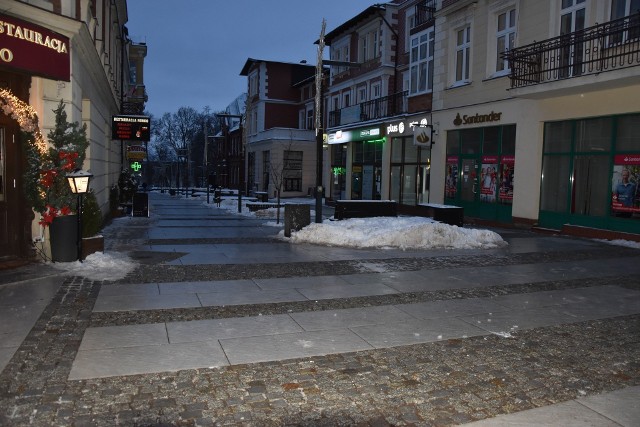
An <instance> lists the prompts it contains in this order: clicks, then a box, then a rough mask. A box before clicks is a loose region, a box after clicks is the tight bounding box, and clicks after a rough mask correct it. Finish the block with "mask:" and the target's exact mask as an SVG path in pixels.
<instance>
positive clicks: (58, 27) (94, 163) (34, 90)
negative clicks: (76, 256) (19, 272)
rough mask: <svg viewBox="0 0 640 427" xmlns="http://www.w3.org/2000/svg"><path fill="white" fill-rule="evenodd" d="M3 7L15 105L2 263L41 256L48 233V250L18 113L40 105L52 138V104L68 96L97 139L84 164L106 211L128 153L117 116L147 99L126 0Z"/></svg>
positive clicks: (2, 152) (4, 169) (5, 177)
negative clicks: (27, 174) (26, 180)
mask: <svg viewBox="0 0 640 427" xmlns="http://www.w3.org/2000/svg"><path fill="white" fill-rule="evenodd" d="M0 9H1V10H2V12H1V13H0V21H2V25H3V29H4V31H3V32H2V34H1V36H2V46H1V47H2V49H0V56H1V57H2V60H1V61H0V84H1V86H2V88H3V89H5V90H6V91H7V92H3V93H6V94H7V95H6V98H7V99H10V102H11V103H12V104H11V105H13V108H12V109H11V111H9V110H7V109H4V110H3V111H0V136H1V138H0V219H1V220H0V263H3V262H5V263H13V262H15V261H17V260H24V259H30V258H32V257H33V256H34V246H33V243H32V242H33V239H34V238H35V237H39V236H42V235H44V236H45V242H44V245H43V248H42V249H43V250H44V251H45V252H46V251H47V250H48V248H47V244H48V242H47V240H46V233H44V231H43V229H42V228H41V226H40V225H39V224H38V223H39V221H40V218H39V214H35V215H34V212H33V211H32V210H31V207H30V206H28V205H27V202H26V199H25V196H24V189H23V174H24V171H25V168H26V167H27V164H26V160H25V152H24V150H23V147H22V146H21V144H20V143H18V141H19V135H20V131H21V130H22V129H21V127H20V126H21V125H20V124H19V123H20V122H19V121H18V120H17V119H16V117H19V116H20V114H22V112H23V111H27V109H33V111H35V113H36V114H37V117H38V122H39V123H38V125H39V129H40V131H41V132H42V134H43V135H44V136H45V138H46V135H47V134H48V132H49V130H50V129H52V128H53V127H54V118H55V117H54V114H53V110H54V109H55V108H56V107H57V106H58V104H59V103H60V101H63V102H64V104H65V105H66V109H65V111H66V113H67V115H68V120H69V121H70V122H79V123H81V124H86V126H87V136H88V138H89V140H90V145H89V149H88V150H87V158H86V160H85V163H84V165H83V168H84V169H85V170H89V171H90V172H91V173H92V174H93V178H92V182H91V188H92V189H93V190H94V192H95V194H96V197H97V199H98V203H99V204H100V206H101V209H102V212H103V214H107V213H108V212H109V189H110V188H111V186H113V185H114V184H116V183H117V181H118V176H119V173H120V170H121V168H122V167H123V158H124V155H123V148H122V147H121V145H120V143H119V142H117V141H113V140H112V136H111V117H112V116H113V115H115V114H118V113H120V111H121V108H122V107H123V106H124V105H125V104H127V103H133V104H138V105H139V104H140V103H141V102H144V100H146V93H145V92H144V85H142V86H140V82H142V66H141V64H142V61H143V58H144V56H145V55H146V46H144V47H143V48H142V49H138V51H137V52H136V54H135V56H136V58H134V60H133V62H132V64H134V65H135V64H137V67H138V68H137V70H138V73H137V77H136V79H137V81H136V83H135V84H136V85H137V86H135V87H133V90H132V85H131V80H130V71H131V68H130V65H131V64H130V62H129V50H128V49H129V47H130V44H131V43H130V40H129V38H128V36H127V28H126V27H125V24H126V22H127V2H126V1H125V0H112V1H109V0H93V1H92V0H57V1H51V0H31V1H27V0H25V1H15V0H0ZM135 109H136V111H142V109H141V108H135Z"/></svg>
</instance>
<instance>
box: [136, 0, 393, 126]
mask: <svg viewBox="0 0 640 427" xmlns="http://www.w3.org/2000/svg"><path fill="white" fill-rule="evenodd" d="M376 3H382V2H380V1H375V0H318V1H312V0H231V1H227V0H224V1H221V0H182V1H175V0H129V1H128V2H127V5H128V12H129V22H128V23H127V28H128V29H129V36H130V37H131V39H132V40H133V41H134V42H146V43H147V46H148V51H147V57H146V59H145V70H144V72H145V75H144V79H145V85H146V89H147V93H148V95H149V101H148V102H147V104H146V109H147V111H148V112H150V113H152V114H153V115H154V116H156V117H160V116H162V114H163V113H165V112H169V113H171V112H175V111H177V110H178V108H180V107H183V106H184V107H193V108H195V109H196V110H198V111H200V112H201V111H202V110H203V108H204V107H205V106H209V107H210V108H211V110H212V111H214V112H215V111H221V110H224V109H225V108H226V106H227V105H229V104H230V103H231V102H232V101H233V100H234V99H235V98H236V97H237V96H238V95H240V94H241V93H243V92H246V87H247V81H246V77H242V76H240V71H241V70H242V67H243V66H244V64H245V62H246V61H247V59H248V58H254V59H265V60H274V61H283V62H300V61H301V60H307V62H308V63H309V64H315V63H316V56H317V53H318V46H317V45H315V44H314V42H315V41H316V40H318V38H319V36H320V31H321V29H322V18H325V20H326V23H327V27H326V32H330V31H332V30H333V29H335V28H336V27H338V26H339V25H341V24H343V23H344V22H346V21H348V20H349V19H351V18H353V17H354V16H355V15H357V14H359V13H360V12H362V11H363V10H365V9H366V8H367V7H368V6H371V5H373V4H376ZM328 50H329V49H328V48H326V49H325V51H324V58H325V59H328V58H329V55H328V54H329V52H328Z"/></svg>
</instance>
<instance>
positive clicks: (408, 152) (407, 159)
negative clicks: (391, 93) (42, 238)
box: [386, 115, 433, 213]
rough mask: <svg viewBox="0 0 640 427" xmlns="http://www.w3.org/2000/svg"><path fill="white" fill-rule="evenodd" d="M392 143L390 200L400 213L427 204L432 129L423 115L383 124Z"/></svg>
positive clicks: (408, 211) (409, 211) (411, 210)
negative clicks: (396, 204)
mask: <svg viewBox="0 0 640 427" xmlns="http://www.w3.org/2000/svg"><path fill="white" fill-rule="evenodd" d="M386 133H387V138H388V139H389V140H390V141H391V162H390V183H389V193H390V195H389V198H390V199H391V200H395V201H397V202H398V205H399V210H400V211H401V212H407V213H411V212H413V211H414V210H413V209H411V208H412V207H415V206H417V205H421V204H425V203H429V201H430V200H429V186H430V182H431V180H430V173H431V146H432V143H433V135H432V127H431V125H430V121H429V118H428V117H426V116H424V115H422V116H417V117H411V118H408V119H406V120H403V121H395V122H391V123H388V124H386Z"/></svg>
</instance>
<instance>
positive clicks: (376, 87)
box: [371, 83, 382, 99]
mask: <svg viewBox="0 0 640 427" xmlns="http://www.w3.org/2000/svg"><path fill="white" fill-rule="evenodd" d="M381 96H382V87H381V86H380V83H373V84H371V99H378V98H380V97H381Z"/></svg>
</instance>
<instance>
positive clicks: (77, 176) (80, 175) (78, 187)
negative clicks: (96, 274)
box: [66, 169, 93, 262]
mask: <svg viewBox="0 0 640 427" xmlns="http://www.w3.org/2000/svg"><path fill="white" fill-rule="evenodd" d="M91 177H93V174H91V173H89V172H87V171H83V170H81V169H76V170H74V171H73V172H72V173H68V174H67V175H66V178H67V182H68V183H69V187H71V192H72V193H73V194H77V195H78V236H77V242H76V243H77V245H78V261H80V262H82V195H83V194H85V193H86V192H88V191H89V181H91Z"/></svg>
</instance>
